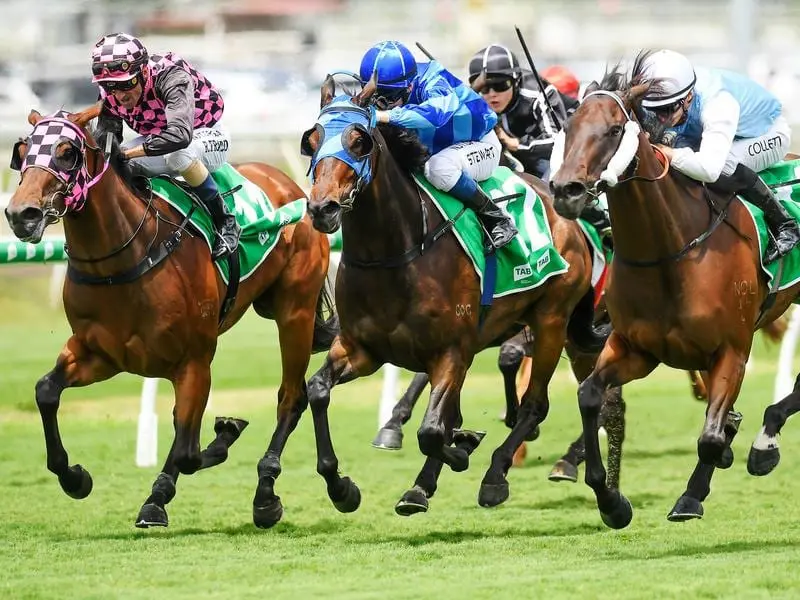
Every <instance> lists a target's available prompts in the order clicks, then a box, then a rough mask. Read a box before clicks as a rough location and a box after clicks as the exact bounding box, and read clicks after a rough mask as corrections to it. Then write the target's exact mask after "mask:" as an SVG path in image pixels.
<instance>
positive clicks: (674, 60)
mask: <svg viewBox="0 0 800 600" xmlns="http://www.w3.org/2000/svg"><path fill="white" fill-rule="evenodd" d="M641 72H642V75H643V76H644V79H658V80H659V81H660V85H658V86H655V87H656V89H654V90H653V91H651V92H647V93H646V94H645V96H644V98H643V99H642V106H644V107H645V108H654V107H657V106H667V105H669V104H675V103H676V102H677V101H678V100H680V99H682V98H685V97H686V96H688V95H689V92H691V91H692V88H693V87H694V84H695V82H696V81H697V76H696V75H695V73H694V67H692V63H691V62H689V59H688V58H686V57H685V56H684V55H683V54H680V53H679V52H675V51H674V50H659V51H658V52H653V53H652V54H651V55H650V56H648V57H647V58H646V59H645V60H644V64H643V65H642V69H641Z"/></svg>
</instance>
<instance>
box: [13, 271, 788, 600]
mask: <svg viewBox="0 0 800 600" xmlns="http://www.w3.org/2000/svg"><path fill="white" fill-rule="evenodd" d="M0 297H1V299H0V350H1V351H2V353H3V357H4V365H3V367H2V370H0V380H2V382H3V395H2V398H0V431H2V438H1V439H2V442H1V443H0V497H2V501H1V502H0V522H2V524H3V525H2V529H0V531H1V533H0V540H2V542H3V543H2V544H0V573H1V574H2V575H0V597H2V598H59V599H61V598H98V599H100V598H102V599H107V598H126V599H127V598H154V597H156V598H317V597H320V598H322V597H324V598H339V597H347V598H354V599H360V598H391V599H394V598H414V599H420V598H437V599H444V598H513V599H517V598H520V599H521V598H537V599H538V598H543V599H544V598H547V599H550V598H615V599H616V598H681V599H686V598H796V597H798V595H800V587H798V586H800V576H798V571H797V564H798V563H799V562H800V528H798V522H800V506H799V504H800V503H798V502H797V498H798V497H800V478H798V477H797V473H798V472H800V456H799V455H800V431H798V428H797V427H796V426H795V427H792V425H794V424H793V423H790V424H789V425H788V426H787V430H786V432H785V436H784V437H783V439H782V447H783V449H784V454H783V462H782V464H781V465H780V467H779V468H778V469H777V471H776V472H775V473H773V474H772V475H771V476H769V477H767V478H760V479H756V478H752V477H750V476H749V475H747V473H746V470H745V460H746V456H747V449H748V447H749V444H750V442H751V441H752V438H753V436H754V434H755V433H756V432H757V430H758V427H759V424H760V420H761V414H762V411H763V407H764V405H765V404H766V403H768V402H769V401H770V400H771V396H772V381H773V377H774V363H775V360H776V357H777V348H767V347H766V346H765V345H764V343H763V342H761V341H760V340H759V341H758V343H757V354H756V359H755V361H754V364H753V367H752V369H751V370H750V372H749V373H748V377H747V379H746V382H745V385H744V390H743V393H742V396H741V400H740V403H739V404H738V405H737V406H738V407H739V408H740V410H742V411H743V412H744V413H745V420H744V422H743V424H742V432H741V433H740V435H739V437H738V438H737V439H736V441H735V444H734V448H735V452H736V463H735V465H734V467H733V468H732V469H731V470H729V471H721V472H717V474H716V479H715V482H714V485H713V492H712V495H711V497H710V498H709V499H708V500H707V501H706V503H705V509H706V518H705V519H703V520H702V521H696V522H691V523H685V524H673V523H668V522H667V521H666V519H665V518H664V517H665V515H666V513H667V512H668V510H669V509H670V508H671V507H672V504H673V503H674V501H675V499H676V498H677V497H678V495H679V494H680V493H681V491H682V490H683V489H684V486H685V481H686V478H687V477H688V475H689V473H690V471H691V468H692V466H693V464H694V461H695V456H694V452H695V443H696V438H697V435H698V433H699V431H700V427H701V424H702V418H703V417H702V415H703V407H702V405H700V404H698V403H697V402H695V401H693V400H692V399H691V398H690V396H689V393H688V384H687V381H686V380H685V377H684V376H683V375H682V374H680V373H678V372H675V371H670V370H668V369H664V368H661V369H658V370H657V371H656V372H655V373H654V374H653V375H652V376H651V378H649V379H648V380H647V381H645V382H642V383H637V384H635V385H632V386H630V387H629V388H627V389H626V398H627V401H628V417H629V420H628V432H627V439H626V446H625V454H624V465H623V476H622V487H623V490H624V491H625V493H626V494H627V495H628V497H629V498H630V500H631V502H632V504H633V506H634V511H635V513H634V520H633V522H632V524H631V525H630V527H629V528H627V529H626V530H623V531H618V532H617V531H609V530H607V529H606V528H605V527H604V526H603V525H602V523H601V522H600V519H599V517H598V514H597V511H596V509H595V507H594V499H593V496H592V494H591V492H590V491H589V489H588V488H587V487H586V486H585V485H584V484H583V483H579V484H576V485H572V484H563V483H562V484H552V483H549V482H547V481H546V479H545V478H546V475H547V472H548V471H549V468H550V465H551V463H552V462H553V461H554V460H555V459H556V458H557V457H558V456H559V455H560V454H561V452H562V451H563V450H564V449H565V448H566V445H567V444H568V443H569V441H571V439H572V438H573V437H574V435H575V434H577V432H578V427H579V417H578V413H577V408H576V400H575V386H574V384H573V383H572V382H571V381H570V379H569V377H568V375H567V373H566V370H565V368H564V365H563V364H562V366H561V368H560V369H559V371H558V373H557V375H556V378H555V380H554V382H553V385H552V388H551V400H552V407H551V411H550V415H549V417H548V419H547V421H546V423H545V424H544V425H543V426H542V436H541V438H540V439H539V440H538V441H537V442H535V443H534V444H533V445H532V446H531V447H530V452H529V457H528V460H527V463H526V465H525V467H524V468H522V469H519V470H513V471H512V472H511V474H510V482H511V498H510V499H509V501H508V502H507V503H506V504H505V505H503V506H501V507H498V508H496V509H492V510H486V509H482V508H480V507H478V506H477V503H476V497H477V491H478V486H479V482H480V479H481V477H482V475H483V473H484V471H485V469H486V467H487V466H488V461H489V457H490V454H491V451H492V449H493V448H494V447H495V446H496V445H497V444H498V443H499V442H500V440H501V439H502V436H503V435H504V434H505V430H504V428H503V426H502V424H501V423H500V422H499V421H498V420H497V414H498V412H499V410H500V408H501V403H502V400H501V396H500V394H501V387H500V385H499V381H500V380H499V375H497V374H496V373H495V371H494V363H495V360H496V351H489V352H486V353H483V354H482V355H481V356H480V357H479V359H478V360H477V361H476V364H475V368H474V369H473V372H472V373H471V375H470V376H469V377H468V379H467V383H466V385H465V390H464V395H463V408H464V413H465V419H466V423H465V424H466V425H467V426H471V427H475V428H485V429H488V431H489V434H488V435H487V437H486V439H485V440H484V442H483V445H482V446H481V447H480V448H479V449H478V450H477V451H476V453H475V454H474V455H473V458H472V463H471V467H470V469H469V470H468V471H467V472H466V473H461V474H455V473H451V472H449V471H445V473H444V474H443V476H442V478H441V482H440V489H439V491H438V493H437V494H436V496H435V498H433V500H432V501H431V510H430V512H429V513H428V514H426V515H421V516H416V517H412V518H408V519H404V518H401V517H397V516H395V515H394V512H393V505H394V503H395V502H396V500H397V499H398V498H399V496H400V494H401V493H402V492H403V491H404V490H405V489H406V488H407V487H408V486H409V485H410V484H411V482H412V481H413V478H414V476H415V474H416V472H417V470H418V468H419V467H420V466H421V463H422V461H421V458H420V454H419V451H418V450H417V448H416V439H415V435H414V431H415V426H416V425H417V424H418V422H419V418H420V416H421V412H419V413H418V414H417V415H416V416H415V418H414V419H413V425H414V427H409V428H408V431H407V435H406V448H405V449H404V450H402V451H401V452H398V453H387V452H380V451H376V450H373V449H372V448H370V446H369V441H370V439H371V438H372V436H373V434H374V432H375V426H376V409H377V398H378V395H379V393H380V379H379V378H378V377H373V378H371V379H368V380H365V381H363V382H354V383H351V384H348V385H347V386H343V387H342V388H337V389H335V390H334V393H333V404H332V408H331V420H332V431H333V435H334V443H335V446H336V449H337V452H338V454H339V459H340V467H341V469H342V471H343V472H344V473H346V474H348V475H350V476H351V477H353V479H354V480H355V481H356V482H357V483H358V484H359V486H360V488H361V492H362V496H363V502H362V506H361V508H360V510H359V511H357V512H356V513H354V514H350V515H342V514H339V513H338V512H336V510H335V509H334V508H333V506H332V505H331V504H330V502H329V501H328V499H327V496H326V494H325V486H324V483H323V481H322V479H321V478H320V477H319V476H318V475H317V474H316V472H315V464H316V459H315V450H314V442H313V432H312V427H311V419H310V418H308V415H306V417H305V418H304V419H303V420H302V422H301V423H300V426H299V427H298V429H297V431H296V432H295V434H294V436H293V437H292V439H291V440H290V442H289V444H288V446H287V449H286V453H285V455H284V460H283V475H282V476H281V478H280V479H279V481H278V484H277V488H276V491H277V492H278V493H279V494H280V495H281V497H282V499H283V502H284V506H285V514H284V518H283V521H282V522H281V523H280V524H278V525H277V526H276V527H275V528H274V529H272V530H269V531H262V530H257V529H255V528H254V527H253V525H252V524H251V506H252V498H253V493H254V490H255V483H256V462H257V461H258V459H259V458H260V457H261V455H262V454H263V452H264V450H265V447H266V444H267V440H268V437H269V435H270V434H271V432H272V428H273V426H274V412H275V407H274V402H275V401H274V398H275V392H276V386H277V373H278V366H277V360H278V356H277V348H276V346H275V343H274V341H273V340H274V337H273V335H272V333H271V332H272V331H273V329H272V326H271V325H270V324H266V323H264V322H262V321H260V320H258V319H257V318H256V317H254V316H248V317H247V318H246V319H245V320H244V322H243V323H241V324H240V325H239V326H238V327H237V328H235V329H234V330H233V331H232V332H231V333H230V334H228V335H226V336H225V337H224V338H223V339H222V341H221V344H220V349H219V352H218V355H217V359H216V361H215V363H214V373H215V381H214V397H213V409H212V413H213V414H235V415H237V416H242V417H245V418H247V419H249V420H250V421H251V425H250V427H249V428H248V429H247V430H246V431H245V433H244V434H243V436H242V439H241V440H240V441H239V442H238V443H237V445H236V446H234V447H233V448H232V450H231V455H230V459H229V461H228V462H227V463H225V464H223V465H221V466H219V467H217V468H215V469H213V470H210V471H206V472H202V473H200V474H197V475H195V476H191V477H182V478H181V479H180V480H179V483H178V495H177V497H176V498H175V500H174V501H173V502H172V503H171V504H170V505H169V506H168V510H169V515H170V519H171V525H170V527H169V528H168V529H166V530H152V531H139V530H136V529H134V528H133V526H132V523H133V519H134V517H135V516H136V514H137V512H138V509H139V506H140V504H141V502H142V501H143V500H144V498H145V497H146V496H147V493H148V492H149V488H150V485H151V483H152V480H153V478H154V477H155V475H156V473H157V469H138V468H136V467H135V466H134V465H133V457H134V448H135V442H136V423H135V418H136V413H137V404H138V398H137V395H138V393H139V391H140V384H141V383H140V380H139V379H137V378H134V377H119V378H116V379H114V380H112V381H110V382H106V383H104V384H101V385H97V386H93V387H92V388H88V389H84V390H79V391H71V392H69V393H68V394H65V401H64V403H63V404H62V409H61V413H60V416H61V423H62V433H63V438H64V440H65V444H66V447H67V449H68V451H69V452H70V458H71V461H72V462H73V463H74V462H80V463H82V464H83V465H84V466H85V467H86V468H87V469H89V470H90V471H91V473H92V475H93V477H94V483H95V487H94V491H93V493H92V495H91V496H89V498H87V499H86V500H83V501H74V500H71V499H70V498H68V497H67V496H65V495H64V494H63V493H62V492H61V491H60V488H59V487H58V484H57V482H56V479H55V477H54V476H52V475H51V474H50V473H49V472H48V471H47V470H46V468H45V461H44V443H43V439H42V434H41V426H40V423H39V417H38V414H36V410H35V406H34V403H33V385H34V382H35V380H36V379H37V378H38V377H39V376H40V375H41V374H43V373H44V372H46V371H47V370H48V369H49V368H50V367H51V365H52V362H53V359H54V358H55V354H56V353H57V351H58V348H59V347H60V345H61V343H62V342H63V341H64V339H65V336H66V334H67V330H66V326H65V324H64V319H63V316H62V315H61V313H60V312H59V311H58V310H51V309H48V308H46V306H44V305H43V298H46V281H44V280H39V279H33V280H32V279H31V278H30V277H15V276H4V277H3V278H1V279H0ZM316 360H317V361H318V360H319V359H318V358H317V359H316ZM407 380H408V379H407V378H406V381H407ZM160 391H161V392H162V395H161V396H160V398H159V413H160V417H161V427H160V435H159V443H160V446H159V451H160V456H162V457H163V455H164V452H165V450H166V448H167V446H168V443H169V441H170V428H169V418H168V415H169V407H170V398H169V397H168V395H167V392H168V386H167V385H163V386H162V387H161V388H160ZM209 424H210V419H207V422H206V430H205V433H204V441H208V440H210V438H211V432H210V427H209Z"/></svg>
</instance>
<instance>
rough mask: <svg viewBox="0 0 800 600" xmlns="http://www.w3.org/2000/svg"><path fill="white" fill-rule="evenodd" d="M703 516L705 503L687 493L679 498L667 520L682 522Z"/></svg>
mask: <svg viewBox="0 0 800 600" xmlns="http://www.w3.org/2000/svg"><path fill="white" fill-rule="evenodd" d="M702 518H703V505H702V504H701V503H700V501H699V500H698V499H696V498H691V497H690V496H686V495H685V494H684V495H683V496H681V497H680V498H678V501H677V502H676V503H675V506H674V507H673V508H672V510H671V511H670V513H669V514H668V515H667V520H668V521H672V522H673V523H682V522H683V521H690V520H692V519H702Z"/></svg>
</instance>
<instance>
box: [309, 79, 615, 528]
mask: <svg viewBox="0 0 800 600" xmlns="http://www.w3.org/2000/svg"><path fill="white" fill-rule="evenodd" d="M375 91H376V84H375V81H374V78H373V79H372V80H371V81H369V82H368V83H367V84H366V86H365V87H364V88H363V89H362V90H361V91H360V92H359V93H358V94H357V95H356V96H354V97H352V96H349V95H340V96H337V97H335V98H334V95H335V88H334V81H333V79H332V78H331V77H328V78H326V80H325V82H324V83H323V85H322V89H321V102H320V106H321V112H320V121H322V120H323V118H324V119H326V120H329V121H328V122H330V121H333V120H335V121H336V122H337V123H339V124H341V123H343V122H350V123H351V125H349V126H344V129H342V130H341V131H339V129H338V127H337V128H335V129H334V128H331V127H330V126H329V127H328V129H326V126H324V125H323V124H322V123H321V122H319V121H318V122H317V124H316V125H315V126H314V127H313V128H312V129H309V130H308V131H306V133H305V134H303V137H302V141H301V150H302V152H303V154H305V155H307V156H311V157H312V163H311V169H310V172H311V175H312V187H311V191H310V194H309V214H310V215H311V219H312V223H313V225H314V227H315V228H316V229H318V230H319V231H321V232H324V233H331V232H333V231H335V230H337V229H338V228H339V227H341V230H342V240H343V250H342V259H341V264H340V267H339V271H338V275H337V280H336V306H337V311H338V314H339V320H340V325H341V332H340V334H339V335H338V336H337V338H336V340H335V341H334V342H333V345H332V346H331V349H330V351H329V352H328V355H327V357H326V359H325V362H324V364H323V366H322V367H321V368H320V369H319V370H318V371H317V372H316V373H315V374H314V375H313V376H312V377H311V379H310V380H309V382H308V399H309V405H310V407H311V411H312V414H313V421H314V432H315V437H316V442H317V471H318V472H319V474H320V475H321V476H322V477H323V478H324V479H325V481H326V483H327V490H328V496H329V497H330V499H331V501H332V502H333V504H334V506H335V507H336V508H337V509H338V510H340V511H342V512H349V511H353V510H356V509H357V508H358V506H359V503H360V491H359V489H358V486H357V485H356V484H355V483H354V482H353V481H352V480H351V479H350V478H349V477H342V476H341V475H340V474H339V462H338V459H337V457H336V454H335V453H334V450H333V445H332V441H331V434H330V430H329V424H328V406H329V403H330V393H331V388H332V387H333V386H334V385H336V384H338V383H345V382H349V381H352V380H354V379H356V378H358V377H363V376H366V375H369V374H371V373H374V372H375V371H376V370H377V369H378V368H379V367H380V366H381V365H383V364H384V363H386V362H392V363H394V364H396V365H398V366H400V367H402V368H405V369H408V370H412V371H415V372H424V373H427V375H428V376H429V377H430V380H431V387H432V391H431V395H430V401H429V405H428V408H427V410H426V413H425V416H424V417H423V420H422V425H421V426H420V429H419V432H418V435H417V439H418V443H419V448H420V450H421V451H422V453H423V454H424V455H425V456H426V457H427V460H426V461H425V465H424V466H423V468H422V471H421V472H420V474H419V476H418V477H417V480H416V482H415V485H414V487H413V488H412V489H410V490H408V491H407V492H406V493H405V494H403V496H402V498H401V500H400V501H399V502H398V504H397V506H396V507H395V510H396V512H398V514H401V515H410V514H414V513H416V512H422V511H425V510H427V509H428V499H429V498H430V497H432V496H433V494H434V492H435V490H436V482H437V479H438V476H439V474H440V472H441V469H442V466H443V464H447V465H448V466H449V467H450V468H451V469H452V470H453V471H457V472H458V471H464V470H465V469H467V467H468V465H469V454H470V453H471V452H472V450H474V448H475V447H476V446H477V444H478V443H479V442H480V436H479V435H476V434H475V433H474V432H467V431H462V430H457V429H456V428H457V427H460V425H461V422H462V416H461V411H460V391H461V386H462V384H463V382H464V378H465V376H466V372H467V369H468V368H469V366H470V364H471V363H472V360H473V357H474V355H475V353H476V352H478V351H479V350H481V349H483V348H485V347H487V346H489V345H491V344H493V343H495V344H496V343H499V342H500V341H502V340H504V339H507V338H508V337H510V335H512V334H513V333H515V332H517V331H519V330H520V329H521V328H522V327H523V326H524V325H525V324H527V325H528V326H530V328H531V331H532V332H533V351H532V354H533V356H534V367H533V372H532V374H531V378H530V382H529V384H528V387H527V391H526V392H525V395H524V396H523V399H522V405H521V407H520V410H519V414H518V418H517V422H516V424H515V426H514V428H513V429H512V431H511V433H510V434H509V436H508V437H507V438H506V440H505V441H504V442H503V443H502V445H501V446H500V447H499V448H497V449H496V450H495V451H494V453H493V455H492V462H491V467H490V468H489V470H488V471H487V473H486V475H485V477H484V478H483V481H482V483H481V487H480V492H479V495H478V502H479V504H480V505H482V506H494V505H496V504H499V503H501V502H503V501H505V499H507V498H508V495H509V487H508V482H507V480H506V474H507V472H508V469H509V467H510V465H511V459H512V455H513V453H514V450H515V449H516V448H517V447H518V446H519V444H520V443H521V442H522V440H523V439H524V438H525V437H526V436H528V435H529V434H530V433H531V432H532V431H533V430H534V428H535V427H536V426H537V425H538V424H539V423H540V422H542V421H543V420H544V419H545V417H546V416H547V411H548V406H549V399H548V393H547V386H548V383H549V381H550V378H551V377H552V374H553V371H554V370H555V368H556V365H557V363H558V361H559V358H560V354H561V350H562V348H563V347H564V342H565V340H566V339H567V338H568V337H569V338H570V339H571V340H572V341H573V342H574V343H575V344H576V345H577V346H579V347H581V348H591V349H593V350H594V352H595V353H596V352H597V350H598V349H599V347H600V346H601V345H602V342H603V340H604V339H605V338H604V337H600V336H598V335H597V332H595V331H594V329H593V328H592V296H591V294H592V290H591V286H590V278H591V256H590V254H589V251H588V248H587V244H586V243H585V241H584V238H583V234H582V232H581V229H580V227H579V226H578V224H577V223H573V222H570V221H568V220H565V219H561V218H560V217H558V216H557V215H556V214H555V212H554V211H553V210H552V207H551V205H550V200H549V198H548V195H547V191H546V189H545V188H544V186H543V185H542V184H541V182H536V181H533V180H532V179H530V180H528V181H529V183H530V184H531V185H533V187H534V189H535V190H536V192H537V193H538V194H539V195H541V196H543V198H544V201H543V203H544V206H545V211H546V215H547V219H548V222H549V225H550V228H551V231H552V235H553V240H554V244H555V247H556V248H557V250H558V252H559V254H560V255H561V256H563V257H564V258H565V259H566V260H567V262H568V263H569V270H568V271H567V272H566V273H564V274H562V275H559V276H556V277H551V278H549V279H548V280H547V281H546V282H544V283H543V284H541V285H540V286H539V287H536V288H534V289H532V290H529V291H526V292H522V293H518V294H513V295H508V296H504V297H501V298H497V299H495V300H494V302H493V304H492V306H491V308H490V309H489V311H488V313H487V314H486V316H485V319H483V320H482V322H481V321H480V320H479V313H480V312H481V311H480V297H481V286H480V282H479V279H478V277H477V276H476V274H475V271H474V270H473V267H472V264H471V262H470V260H469V259H468V258H467V256H466V255H465V254H464V253H463V252H462V250H461V248H460V246H459V245H458V242H457V240H456V238H455V235H454V234H453V233H452V231H451V230H450V226H451V224H450V223H449V222H447V221H445V220H444V219H443V218H442V217H441V216H440V215H439V213H438V211H436V210H431V209H430V208H429V201H426V200H424V199H423V197H422V196H421V194H420V192H419V190H418V188H417V186H416V184H415V183H414V180H413V178H412V176H411V172H412V171H416V170H418V169H420V168H421V166H422V165H423V164H424V162H425V161H426V160H427V157H428V154H427V151H426V150H425V148H424V147H423V146H422V145H421V144H420V142H419V140H418V139H417V137H416V136H415V135H413V134H412V133H411V132H409V131H407V130H403V129H400V128H396V127H392V126H389V125H384V124H381V125H376V124H375V123H374V120H373V119H374V111H375V109H374V106H373V105H372V98H373V95H374V93H375ZM323 140H324V143H325V144H331V146H326V148H338V150H336V152H337V153H338V154H337V155H330V154H326V153H322V155H319V154H318V152H319V150H320V148H321V147H323ZM326 152H330V150H326ZM451 444H452V446H451Z"/></svg>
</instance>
